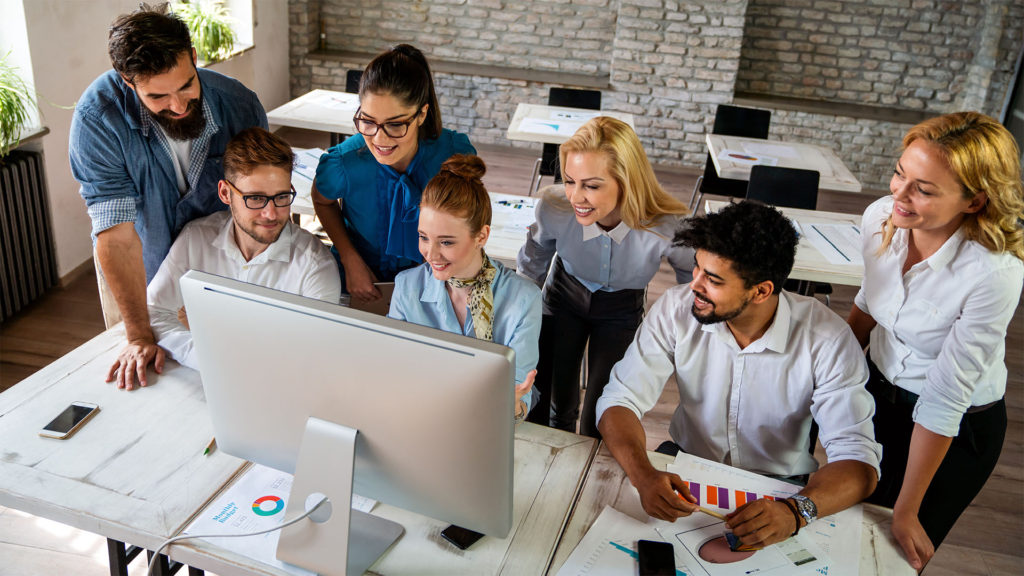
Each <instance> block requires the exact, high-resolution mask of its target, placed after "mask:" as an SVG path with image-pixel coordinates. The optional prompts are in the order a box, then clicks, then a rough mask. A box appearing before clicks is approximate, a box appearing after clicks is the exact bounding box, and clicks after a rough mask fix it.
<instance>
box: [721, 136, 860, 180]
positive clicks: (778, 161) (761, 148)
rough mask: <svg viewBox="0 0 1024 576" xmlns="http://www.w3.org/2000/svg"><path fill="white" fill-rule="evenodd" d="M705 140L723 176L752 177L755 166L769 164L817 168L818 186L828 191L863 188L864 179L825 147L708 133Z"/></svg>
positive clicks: (807, 168) (745, 178)
mask: <svg viewBox="0 0 1024 576" xmlns="http://www.w3.org/2000/svg"><path fill="white" fill-rule="evenodd" d="M705 141H706V142H707V145H708V153H709V154H710V155H711V161H712V162H714V164H715V170H716V171H717V172H718V175H719V176H720V177H722V178H731V179H733V180H750V167H751V166H753V165H754V164H768V165H774V166H782V167H785V168H802V169H804V170H817V171H818V173H819V174H820V180H819V184H818V185H819V187H821V188H823V189H826V190H839V191H841V192H860V191H861V186H860V182H858V181H857V178H855V177H854V176H853V174H852V173H851V172H850V170H849V169H848V168H847V167H846V165H845V164H843V161H842V160H840V159H839V157H838V156H836V154H835V152H833V151H832V150H830V149H828V148H825V147H823V146H816V145H814V144H804V143H800V142H784V141H780V140H762V139H760V138H741V137H739V136H723V135H721V134H708V135H707V136H706V137H705Z"/></svg>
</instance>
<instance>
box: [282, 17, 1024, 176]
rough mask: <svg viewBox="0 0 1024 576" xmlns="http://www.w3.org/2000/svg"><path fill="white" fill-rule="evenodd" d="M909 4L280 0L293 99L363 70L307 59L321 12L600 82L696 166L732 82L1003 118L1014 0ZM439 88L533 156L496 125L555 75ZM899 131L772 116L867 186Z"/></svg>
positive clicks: (352, 27) (457, 58)
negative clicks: (827, 150) (285, 13)
mask: <svg viewBox="0 0 1024 576" xmlns="http://www.w3.org/2000/svg"><path fill="white" fill-rule="evenodd" d="M912 3H913V6H914V8H913V10H911V8H909V7H908V6H909V5H910V4H911V0H863V1H859V2H854V1H853V0H831V1H825V0H785V1H783V0H749V2H748V0H718V1H714V2H710V1H705V0H682V1H673V0H573V2H572V3H564V2H558V1H556V0H532V1H529V0H522V1H520V2H511V1H502V0H420V1H418V2H397V1H394V0H382V1H380V2H378V3H377V4H371V3H362V2H356V1H355V0H290V14H291V22H290V24H291V32H292V36H293V38H292V78H291V81H292V93H293V95H294V96H298V95H300V94H303V93H305V92H306V91H308V90H310V89H312V88H330V89H335V90H344V85H345V70H348V69H351V68H362V66H363V65H365V62H355V61H353V62H344V61H339V60H336V59H330V58H324V57H317V56H314V55H310V54H309V51H310V50H311V49H312V48H315V47H316V45H317V42H318V35H319V29H320V17H321V14H322V15H323V24H324V29H325V31H326V33H327V46H328V48H332V49H337V50H346V51H356V52H369V53H374V52H377V51H379V50H381V49H383V48H385V47H386V46H388V45H390V44H394V43H396V42H400V41H407V42H410V43H413V44H414V45H417V46H418V47H420V48H421V49H423V50H424V52H425V53H426V54H427V57H428V58H430V59H431V60H445V61H448V62H456V63H466V64H491V65H495V66H501V67H504V68H516V69H521V70H530V69H536V70H557V71H560V72H566V73H572V74H586V75H589V76H591V77H593V78H594V79H597V80H602V81H606V82H607V83H608V87H607V88H604V89H602V93H603V106H604V107H605V108H608V109H615V110H619V111H623V112H629V113H632V114H633V115H634V117H635V123H636V129H637V133H638V135H639V136H640V138H641V140H642V141H643V143H644V146H645V148H646V150H647V153H648V155H649V156H650V157H651V159H652V160H653V161H654V162H656V163H660V164H665V165H675V166H691V167H701V166H703V163H704V160H705V158H706V149H705V146H704V135H705V133H706V132H707V131H708V130H710V127H711V124H712V122H713V118H714V113H715V108H716V106H717V105H718V104H720V103H730V102H732V100H733V95H734V93H735V92H737V91H741V92H751V91H752V92H763V93H767V94H774V95H776V96H799V97H804V98H815V99H819V100H823V101H829V102H835V103H840V104H842V103H846V104H859V105H869V106H876V107H881V108H885V107H901V108H910V109H920V110H925V111H931V112H935V113H941V112H947V111H953V110H959V109H966V108H972V109H979V110H981V111H983V112H985V113H988V114H991V115H997V114H998V113H999V110H1000V108H1001V106H1002V100H1003V98H1004V96H1005V94H1006V91H1007V86H1008V85H1009V82H1010V81H1011V80H1012V67H1013V65H1014V62H1015V59H1016V56H1017V54H1018V53H1019V50H1020V45H1021V41H1022V38H1021V37H1022V30H1024V5H1022V3H1021V2H1020V1H1019V0H984V1H983V0H976V1H972V2H945V1H943V2H939V1H933V0H913V2H912ZM854 5H856V6H857V9H855V7H854ZM830 26H831V28H830ZM531 27H532V28H531ZM809 28H810V29H809ZM854 28H856V31H855V30H854ZM811 29H813V31H812V30H811ZM492 36H496V38H492ZM766 42H767V44H766ZM527 78H529V76H528V75H527ZM435 83H436V85H437V90H438V97H439V98H440V102H441V109H442V116H443V118H444V122H445V125H446V126H448V127H451V128H454V129H456V130H459V131H461V132H465V133H467V134H469V136H470V138H471V139H472V140H473V141H474V142H476V143H483V144H501V145H513V146H521V147H529V148H533V149H537V150H538V152H539V145H536V144H530V143H522V142H510V141H509V140H507V139H506V138H505V131H506V129H507V128H508V124H509V121H510V120H511V117H512V114H513V113H514V111H515V107H516V104H517V103H519V102H544V101H546V100H547V92H548V89H549V88H550V87H551V86H555V85H559V86H561V85H562V84H551V83H546V82H539V81H532V80H529V79H527V80H513V79H509V78H504V77H502V78H495V77H489V76H488V77H482V76H473V75H471V73H469V72H467V73H465V74H460V73H439V72H435ZM570 87H571V85H570ZM815 90H817V92H816V91H815ZM908 127H909V125H907V124H900V123H895V122H886V121H882V120H866V119H863V118H856V117H854V116H852V115H850V113H849V112H848V111H845V110H843V111H840V110H839V109H837V112H836V113H835V114H831V113H824V114H823V113H809V112H790V111H784V110H773V116H772V127H771V132H770V137H771V138H779V139H782V138H793V139H799V140H803V141H809V142H813V143H819V144H823V145H827V146H829V147H831V148H832V149H834V150H835V151H836V153H837V154H838V155H839V156H840V158H842V159H843V161H844V162H845V163H846V164H847V166H848V167H849V168H850V169H851V171H852V172H853V173H854V174H855V175H856V176H857V177H858V179H860V181H861V183H862V184H863V185H864V187H865V188H871V189H880V190H884V189H886V188H887V187H888V180H889V176H890V174H891V170H892V163H893V161H894V160H895V158H896V156H897V155H898V153H899V142H900V139H901V137H902V135H903V133H904V132H905V131H906V129H907V128H908ZM526 178H528V176H527V175H524V180H525V179H526Z"/></svg>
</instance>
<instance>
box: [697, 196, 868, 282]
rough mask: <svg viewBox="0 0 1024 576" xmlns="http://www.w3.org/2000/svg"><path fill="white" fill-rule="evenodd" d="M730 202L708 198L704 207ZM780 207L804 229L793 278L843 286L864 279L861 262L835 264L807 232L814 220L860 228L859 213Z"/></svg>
mask: <svg viewBox="0 0 1024 576" xmlns="http://www.w3.org/2000/svg"><path fill="white" fill-rule="evenodd" d="M728 204H729V203H728V202H724V201H719V200H706V201H705V202H704V211H705V213H708V214H710V213H712V212H717V211H719V210H721V209H722V208H723V207H725V206H726V205H728ZM778 210H779V211H780V212H782V213H783V214H785V215H786V217H788V218H790V219H792V220H795V221H796V222H797V223H799V224H800V227H801V229H803V230H804V231H805V234H801V235H800V243H799V244H798V245H797V247H796V260H795V261H794V262H793V271H792V272H791V273H790V274H789V277H790V278H793V279H796V280H809V281H812V282H825V283H829V284H842V285H844V286H860V284H861V281H862V280H863V279H864V266H863V265H862V264H833V263H831V262H829V261H828V259H827V258H825V255H824V254H822V253H821V252H820V251H818V249H817V248H815V247H814V245H813V244H811V242H810V241H809V240H808V239H807V236H806V231H807V230H809V229H810V225H811V224H818V223H822V224H851V225H853V226H857V227H858V228H859V227H860V220H861V218H860V215H859V214H842V213H840V212H824V211H822V210H800V209H798V208H783V207H778Z"/></svg>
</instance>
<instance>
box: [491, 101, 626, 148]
mask: <svg viewBox="0 0 1024 576" xmlns="http://www.w3.org/2000/svg"><path fill="white" fill-rule="evenodd" d="M595 116H611V117H613V118H618V119H619V120H622V121H623V122H625V123H626V124H629V126H630V128H632V127H633V115H632V114H626V113H625V112H614V111H611V110H587V109H584V108H566V107H562V106H547V105H545V104H525V103H520V104H519V105H518V106H516V112H515V114H514V115H513V116H512V121H511V122H509V125H508V133H507V135H506V137H507V138H508V139H509V140H522V141H525V142H543V143H545V144H561V143H562V142H565V141H566V140H568V139H569V138H570V137H572V135H573V134H575V133H576V130H578V129H579V127H580V126H583V124H585V123H586V122H587V120H590V119H591V118H593V117H595Z"/></svg>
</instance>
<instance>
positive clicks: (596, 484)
mask: <svg viewBox="0 0 1024 576" xmlns="http://www.w3.org/2000/svg"><path fill="white" fill-rule="evenodd" d="M647 456H648V458H650V460H651V464H653V465H654V467H655V468H657V469H659V470H665V469H666V467H667V466H668V465H669V464H671V463H672V461H673V460H674V459H673V458H672V457H671V456H666V455H664V454H659V453H657V452H648V453H647ZM605 506H611V507H612V508H615V509H616V510H618V511H619V512H622V513H624V514H627V515H629V516H632V517H633V518H636V519H637V520H643V521H646V520H647V513H646V512H644V509H643V507H642V506H641V505H640V495H639V493H638V492H637V491H636V488H634V487H633V485H632V484H631V483H630V481H629V478H628V477H627V476H626V473H625V472H624V471H623V470H622V467H621V466H619V463H618V462H616V461H615V458H614V457H613V456H612V455H611V452H609V451H608V447H607V446H605V445H604V444H602V445H601V448H600V449H599V450H598V452H597V455H596V456H594V461H593V463H592V464H591V465H590V472H588V473H587V481H586V484H584V485H583V490H582V491H581V492H580V495H579V498H578V500H577V501H576V507H575V508H574V509H573V512H572V516H571V517H570V518H569V524H568V525H567V526H566V527H565V531H564V532H562V540H561V542H559V543H558V549H557V550H556V551H555V556H554V558H553V559H552V561H551V567H550V568H549V569H548V574H549V575H554V574H557V573H558V570H559V569H560V568H561V567H562V565H563V564H565V561H566V560H567V559H568V558H569V555H570V554H572V551H573V550H575V549H576V546H577V545H578V544H579V543H580V540H582V539H583V536H584V535H586V533H587V530H589V529H590V526H591V525H592V524H593V523H594V521H595V520H596V519H597V517H598V515H600V514H601V511H602V510H604V507H605ZM860 506H863V508H864V519H863V523H862V527H861V540H860V574H861V575H862V576H876V575H878V576H890V575H894V576H898V575H903V574H906V575H907V576H912V575H914V574H915V572H914V569H913V568H911V567H910V564H908V563H907V561H906V560H905V559H904V558H903V555H902V552H901V551H900V549H899V546H898V545H897V544H896V541H895V540H894V539H893V538H892V534H891V532H890V530H889V528H890V526H891V525H892V510H889V509H887V508H882V507H880V506H874V505H871V504H860Z"/></svg>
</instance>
